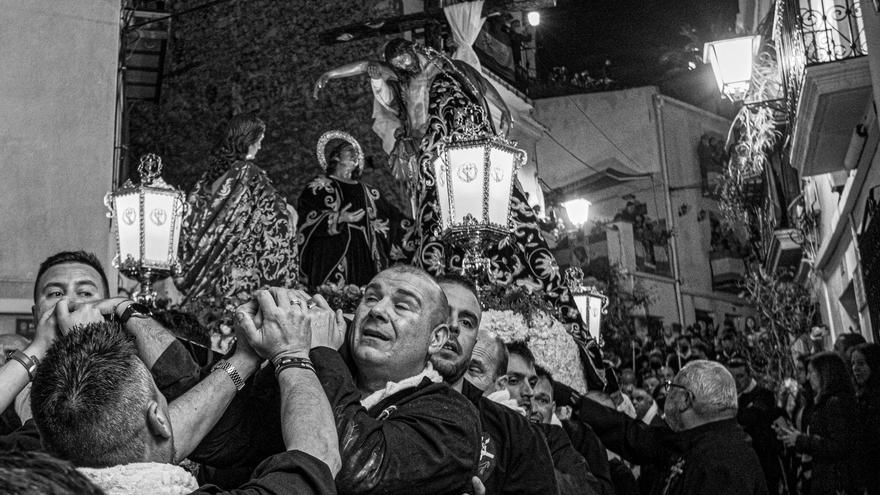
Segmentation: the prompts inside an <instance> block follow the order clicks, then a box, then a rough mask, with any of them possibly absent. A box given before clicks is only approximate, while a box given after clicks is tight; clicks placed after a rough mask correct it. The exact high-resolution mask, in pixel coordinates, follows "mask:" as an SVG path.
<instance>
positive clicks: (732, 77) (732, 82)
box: [703, 35, 761, 102]
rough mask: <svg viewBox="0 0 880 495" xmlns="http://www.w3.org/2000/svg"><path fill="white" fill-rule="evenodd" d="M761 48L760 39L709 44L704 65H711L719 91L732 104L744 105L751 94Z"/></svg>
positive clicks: (743, 38)
mask: <svg viewBox="0 0 880 495" xmlns="http://www.w3.org/2000/svg"><path fill="white" fill-rule="evenodd" d="M760 46H761V37H760V36H758V35H750V36H741V37H739V38H731V39H726V40H719V41H712V42H710V43H706V45H705V47H704V50H703V63H707V64H708V63H711V64H712V72H714V73H715V81H716V82H717V83H718V90H719V91H721V93H722V94H723V95H725V96H727V97H728V98H729V99H730V100H731V101H734V102H736V101H741V100H742V99H743V98H745V96H746V93H748V91H749V86H750V84H751V81H752V66H753V63H754V58H755V55H756V54H757V53H758V49H759V48H760Z"/></svg>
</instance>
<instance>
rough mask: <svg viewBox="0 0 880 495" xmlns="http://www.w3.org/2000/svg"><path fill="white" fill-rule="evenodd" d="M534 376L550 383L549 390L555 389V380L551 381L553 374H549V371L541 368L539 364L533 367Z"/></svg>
mask: <svg viewBox="0 0 880 495" xmlns="http://www.w3.org/2000/svg"><path fill="white" fill-rule="evenodd" d="M535 374H536V375H538V378H546V379H547V381H548V382H550V390H554V389H555V387H556V380H554V379H553V373H550V370H548V369H547V368H545V367H543V366H541V365H540V364H536V365H535Z"/></svg>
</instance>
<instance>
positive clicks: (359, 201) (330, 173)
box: [297, 131, 410, 288]
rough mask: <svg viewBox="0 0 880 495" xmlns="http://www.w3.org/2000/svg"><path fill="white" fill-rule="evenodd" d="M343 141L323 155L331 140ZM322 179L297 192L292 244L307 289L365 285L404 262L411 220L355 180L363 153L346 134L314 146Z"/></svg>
mask: <svg viewBox="0 0 880 495" xmlns="http://www.w3.org/2000/svg"><path fill="white" fill-rule="evenodd" d="M334 138H335V139H342V142H341V143H339V144H337V145H336V146H335V147H334V148H332V149H331V150H330V152H329V153H327V154H326V158H325V153H326V152H325V147H326V145H327V144H328V142H329V141H330V140H331V139H334ZM318 161H319V162H320V164H321V168H322V169H323V170H324V172H325V173H324V174H321V175H319V176H317V177H315V178H314V179H313V180H312V181H311V182H310V183H309V185H308V186H306V189H305V190H304V191H303V192H302V195H300V197H299V202H298V203H297V208H298V209H299V211H300V212H302V216H301V217H300V222H299V235H298V236H297V243H298V244H299V246H300V251H301V254H302V260H301V263H300V272H301V274H302V275H303V276H304V277H305V278H306V279H307V280H308V283H309V285H310V286H311V287H312V288H315V287H318V286H320V285H323V284H333V285H337V286H341V285H344V284H354V285H358V286H362V285H366V284H367V283H368V282H369V281H370V279H372V278H373V276H375V275H376V274H377V273H378V272H380V271H382V270H383V269H385V268H387V267H388V265H389V263H390V262H391V261H394V260H402V259H404V258H405V256H404V254H403V251H402V250H401V249H400V245H399V244H400V242H402V240H403V237H404V235H405V234H404V231H405V229H406V227H407V226H409V224H410V221H409V220H408V219H407V218H405V216H404V215H403V214H402V213H401V212H400V211H399V210H398V209H396V208H394V207H393V206H392V205H391V204H390V203H388V202H387V201H385V200H384V199H383V198H382V195H381V194H380V193H379V190H378V189H376V188H374V187H372V186H370V185H368V184H364V183H363V182H361V181H360V180H359V178H360V175H361V172H362V171H363V166H364V162H363V153H362V151H361V148H360V145H359V144H358V143H357V141H355V140H354V138H352V137H351V136H350V135H348V134H347V133H344V132H340V131H331V132H328V133H325V134H324V136H322V137H321V139H320V140H319V142H318Z"/></svg>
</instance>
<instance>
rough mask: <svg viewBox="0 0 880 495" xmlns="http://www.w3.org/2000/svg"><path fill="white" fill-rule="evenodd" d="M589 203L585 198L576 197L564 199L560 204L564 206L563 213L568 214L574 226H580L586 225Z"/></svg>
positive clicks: (588, 215) (588, 216)
mask: <svg viewBox="0 0 880 495" xmlns="http://www.w3.org/2000/svg"><path fill="white" fill-rule="evenodd" d="M591 204H592V203H590V202H589V201H587V200H586V199H582V198H578V199H572V200H569V201H565V202H563V203H562V206H563V207H565V213H566V214H567V215H568V219H569V221H571V223H572V224H574V226H575V227H577V228H580V227H582V226H584V225H586V223H587V220H589V218H590V205H591Z"/></svg>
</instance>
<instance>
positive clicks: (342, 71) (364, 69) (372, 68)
mask: <svg viewBox="0 0 880 495" xmlns="http://www.w3.org/2000/svg"><path fill="white" fill-rule="evenodd" d="M361 74H368V75H369V76H370V78H372V79H388V78H389V77H392V76H393V75H394V71H392V70H391V68H390V67H389V66H388V65H387V64H383V63H381V62H374V61H370V60H361V61H359V62H352V63H350V64H345V65H341V66H339V67H337V68H335V69H330V70H328V71H327V72H325V73H323V74H321V77H319V78H318V81H317V82H316V83H315V90H314V93H313V94H312V96H314V98H315V99H316V100H317V99H318V94H319V93H320V92H321V90H322V89H324V86H326V85H327V82H328V81H330V80H331V79H342V78H344V77H354V76H359V75H361Z"/></svg>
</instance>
